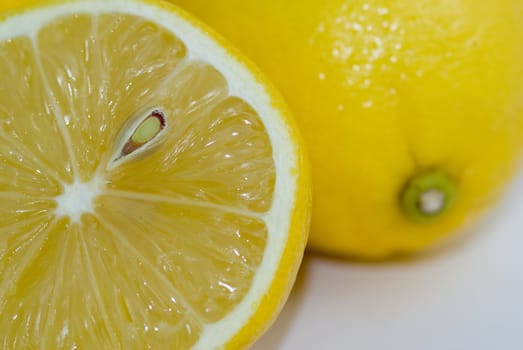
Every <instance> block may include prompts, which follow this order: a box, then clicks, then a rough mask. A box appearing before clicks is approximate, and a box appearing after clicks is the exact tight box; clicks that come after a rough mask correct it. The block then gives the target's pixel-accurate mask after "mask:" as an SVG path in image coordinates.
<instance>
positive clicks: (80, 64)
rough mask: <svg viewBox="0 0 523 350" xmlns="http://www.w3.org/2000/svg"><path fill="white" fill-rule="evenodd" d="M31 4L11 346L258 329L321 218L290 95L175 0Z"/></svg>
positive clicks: (3, 163)
mask: <svg viewBox="0 0 523 350" xmlns="http://www.w3.org/2000/svg"><path fill="white" fill-rule="evenodd" d="M13 4H14V2H9V1H8V2H7V3H5V5H4V6H5V8H8V10H6V11H5V12H3V14H2V15H0V18H1V20H0V315H1V316H0V319H1V324H0V329H1V332H0V344H1V347H2V348H5V349H100V350H101V349H187V348H195V349H214V348H224V347H225V348H232V349H238V348H243V347H246V346H248V345H249V344H251V343H252V342H253V341H254V340H255V339H256V338H257V337H258V336H259V335H260V334H261V333H262V332H263V330H265V329H266V328H267V327H268V325H269V324H270V322H271V321H272V320H273V318H274V317H275V316H276V314H277V313H278V311H279V310H280V308H281V307H282V305H283V302H284V301H285V299H286V297H287V295H288V293H289V290H290V287H291V285H292V282H293V281H294V278H295V274H296V272H297V269H298V266H299V263H300V260H301V257H302V253H303V249H304V246H305V243H306V242H305V241H306V235H307V230H308V217H309V207H310V188H309V178H308V169H307V164H306V161H305V159H304V157H303V149H302V148H303V147H302V141H301V139H300V136H299V135H298V133H297V131H296V128H295V126H294V124H293V122H292V119H291V117H290V116H289V114H288V111H287V108H286V107H285V104H284V103H283V102H282V100H281V99H280V97H279V96H278V94H277V93H275V92H274V90H273V89H272V88H271V86H270V84H268V83H267V82H266V81H265V80H264V79H263V77H261V76H260V74H259V73H258V72H257V71H256V69H255V68H253V67H252V66H251V65H250V64H249V63H246V62H245V61H244V60H243V58H241V57H240V56H238V55H237V54H236V53H235V52H234V51H232V50H231V49H230V48H229V47H228V46H227V44H226V43H224V42H223V41H222V40H221V39H219V38H216V37H215V36H214V34H212V33H210V32H209V31H208V30H207V29H205V28H203V27H202V25H201V24H199V23H196V22H195V21H194V20H193V19H192V18H190V17H188V16H187V15H186V14H185V13H182V12H180V11H179V10H178V9H177V8H175V7H173V6H172V5H168V4H164V3H160V2H155V1H138V0H133V1H129V0H111V1H107V0H93V1H52V2H45V3H43V2H41V1H37V2H35V1H29V2H28V1H25V2H24V1H22V2H19V3H18V4H16V5H13ZM5 8H4V10H5Z"/></svg>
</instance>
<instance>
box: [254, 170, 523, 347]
mask: <svg viewBox="0 0 523 350" xmlns="http://www.w3.org/2000/svg"><path fill="white" fill-rule="evenodd" d="M469 231H470V232H466V233H464V234H463V235H461V236H459V237H458V238H457V239H455V240H454V241H453V242H451V244H447V245H445V246H443V247H440V248H439V249H437V250H434V251H432V252H430V253H429V254H426V255H424V256H423V257H421V258H418V259H415V260H401V261H391V262H387V263H384V264H365V263H358V262H346V261H341V260H332V259H327V258H323V257H320V256H316V255H311V254H308V255H307V256H306V258H305V260H304V264H303V266H302V269H301V271H300V274H299V277H298V280H297V284H296V286H295V288H294V290H293V293H292V294H291V297H290V299H289V301H288V303H287V305H286V306H285V308H284V310H283V312H282V314H281V315H280V317H279V318H278V320H277V321H276V322H275V324H274V325H273V326H272V328H271V329H270V330H269V331H268V332H267V334H266V335H265V336H264V337H263V338H262V339H260V341H259V342H258V343H257V344H256V345H255V346H254V347H253V350H294V349H300V350H308V349H311V350H312V349H320V350H337V349H340V350H341V349H355V350H382V349H387V350H396V349H398V350H468V349H474V350H492V349H500V350H521V349H523V173H522V174H521V175H520V176H519V177H518V178H517V179H516V181H515V182H514V183H513V184H512V186H510V188H509V190H508V191H507V193H506V196H505V197H504V198H503V200H502V201H501V202H500V203H499V205H498V206H497V207H495V208H493V209H492V210H491V211H490V213H488V214H487V215H486V216H485V217H484V218H483V219H482V220H481V222H480V223H479V224H478V225H476V226H475V227H474V228H472V229H471V230H469Z"/></svg>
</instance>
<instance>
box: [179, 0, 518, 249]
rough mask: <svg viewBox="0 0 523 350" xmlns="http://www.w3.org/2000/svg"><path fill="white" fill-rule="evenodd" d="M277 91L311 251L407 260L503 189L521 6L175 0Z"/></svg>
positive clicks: (514, 117)
mask: <svg viewBox="0 0 523 350" xmlns="http://www.w3.org/2000/svg"><path fill="white" fill-rule="evenodd" d="M175 2H176V3H178V4H180V5H182V7H185V8H186V9H188V10H189V11H192V12H194V13H196V14H197V15H198V16H200V17H201V18H202V19H203V20H205V21H206V22H208V23H209V24H210V25H211V26H213V27H215V28H216V29H218V31H219V32H221V33H222V34H223V35H224V36H225V37H226V38H228V39H230V40H231V41H232V42H233V43H234V44H236V45H237V46H238V47H239V48H240V49H242V50H243V51H244V52H245V53H247V55H249V56H250V57H251V59H253V60H254V61H255V63H257V64H258V65H259V66H260V67H261V68H262V69H263V70H264V71H265V72H266V73H268V75H269V76H270V77H271V78H272V80H273V81H274V82H275V84H276V85H277V86H278V87H279V88H280V90H281V91H282V92H283V94H284V96H285V97H286V99H287V100H288V102H289V103H290V105H291V107H292V108H293V110H294V113H295V115H296V117H297V119H298V122H299V124H300V126H301V129H302V131H303V133H304V136H305V139H306V141H307V143H308V147H309V151H310V156H311V160H312V165H313V181H314V208H313V219H312V232H311V237H310V243H309V246H310V247H311V248H312V249H315V250H319V251H323V252H328V253H333V254H339V255H351V256H360V257H366V258H382V257H386V256H389V255H391V254H397V253H405V252H407V253H408V252H414V251H418V250H420V249H422V248H426V247H429V246H431V245H433V244H435V243H436V242H439V241H441V240H442V238H444V237H448V236H450V235H452V234H453V233H455V232H456V231H458V229H460V228H463V226H464V225H465V224H466V223H469V222H471V221H472V220H471V219H473V218H475V217H476V216H477V215H478V214H479V213H481V212H482V210H484V209H485V208H486V207H487V206H489V205H491V204H492V203H493V202H494V200H495V199H496V197H497V196H498V195H499V193H500V190H501V189H502V187H503V185H504V184H506V183H507V180H508V179H509V177H510V175H511V174H512V173H513V172H514V170H515V166H516V164H517V161H518V159H519V154H520V151H521V149H522V146H523V1H519V0H482V1H477V0H417V1H412V0H325V1H316V0H286V1H279V0H251V1H245V0H221V1H211V0H176V1H175Z"/></svg>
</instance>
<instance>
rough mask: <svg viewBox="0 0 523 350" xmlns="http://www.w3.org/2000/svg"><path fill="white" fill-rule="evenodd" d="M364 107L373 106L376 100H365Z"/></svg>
mask: <svg viewBox="0 0 523 350" xmlns="http://www.w3.org/2000/svg"><path fill="white" fill-rule="evenodd" d="M362 105H363V108H367V109H368V108H371V107H372V106H373V105H374V102H372V101H371V100H367V101H365V102H363V104H362Z"/></svg>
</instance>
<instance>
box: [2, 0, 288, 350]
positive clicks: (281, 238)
mask: <svg viewBox="0 0 523 350" xmlns="http://www.w3.org/2000/svg"><path fill="white" fill-rule="evenodd" d="M108 12H118V13H123V14H130V15H136V16H140V17H142V18H145V19H148V20H151V21H155V22H156V23H159V24H161V25H162V26H163V27H164V28H166V29H168V30H170V31H172V33H174V34H175V35H176V36H177V37H178V38H180V39H181V40H182V41H183V42H184V43H185V45H186V47H187V52H188V57H187V59H188V60H192V59H198V60H201V61H206V62H209V63H210V64H211V65H213V66H214V67H215V68H216V69H217V70H218V71H220V72H221V73H222V74H223V75H224V77H225V78H226V80H227V81H228V84H229V91H230V94H231V95H232V96H238V97H240V98H242V99H243V100H245V101H246V102H247V103H248V104H250V105H251V106H252V107H253V108H254V109H255V110H256V111H257V112H258V114H259V115H260V117H261V118H262V120H263V122H264V125H265V128H266V131H267V133H268V135H269V137H270V140H271V143H272V149H273V157H274V163H275V168H276V183H275V190H274V197H273V206H272V207H271V209H270V211H268V212H267V213H265V214H264V215H262V219H263V220H264V221H265V223H266V225H267V228H268V240H267V246H266V250H265V255H264V257H263V260H262V263H261V264H260V266H259V268H258V271H257V273H256V276H255V277H254V280H253V284H252V287H251V289H250V291H249V292H248V293H247V294H246V296H245V298H244V299H243V300H242V302H241V303H240V304H239V305H238V306H237V307H236V308H235V309H234V311H233V312H231V313H230V314H228V315H227V316H226V317H225V318H223V319H222V320H220V321H219V322H217V323H214V324H208V325H206V326H205V328H204V329H203V331H202V333H201V335H202V336H201V338H200V339H199V341H198V342H197V343H196V344H195V346H194V348H195V349H205V350H207V349H213V348H217V347H220V345H221V344H224V343H225V342H226V341H227V340H229V339H230V338H231V337H232V336H234V335H235V334H236V333H237V332H238V331H239V330H240V328H241V327H242V326H243V325H244V324H245V323H246V322H247V320H248V319H249V318H250V317H251V316H252V314H253V313H254V312H255V311H256V309H257V305H258V303H259V301H260V299H261V296H262V295H264V294H265V293H266V292H267V290H268V288H269V286H270V285H271V283H272V280H273V277H274V275H275V272H276V269H277V267H278V266H279V261H280V259H281V256H282V252H283V249H284V247H285V245H286V242H287V238H288V237H287V233H288V231H289V225H290V222H289V218H290V217H291V213H292V210H293V207H294V205H295V203H294V198H295V192H296V176H297V175H296V174H295V173H294V169H295V168H296V163H297V161H298V160H297V156H296V154H295V149H294V146H293V144H292V142H291V137H289V134H288V129H287V126H286V125H285V124H284V123H283V122H282V121H281V120H280V116H279V115H280V112H279V111H278V110H277V109H275V108H274V107H273V101H272V99H271V97H270V96H269V93H268V92H267V91H266V90H265V88H264V87H263V86H262V85H261V84H259V83H258V82H257V81H256V79H255V78H254V77H253V76H252V75H251V73H250V72H249V70H248V69H247V68H246V67H245V66H243V65H242V64H241V63H240V62H238V61H237V60H236V59H235V58H234V56H232V55H231V54H230V53H229V52H227V51H226V50H225V49H223V48H222V47H221V46H219V45H218V44H216V43H215V42H214V41H213V40H211V39H210V38H209V37H208V36H207V34H205V33H204V32H201V31H200V30H199V29H196V28H194V27H193V26H192V24H190V23H189V22H187V21H186V20H185V19H183V18H181V17H180V16H178V15H176V14H175V13H174V12H168V11H165V10H164V9H160V8H158V7H156V6H154V5H150V4H144V3H139V2H136V1H129V0H111V1H107V0H93V1H89V2H82V1H76V2H69V3H66V4H61V5H52V6H49V7H45V8H42V9H38V10H33V11H31V12H28V13H26V14H20V15H17V16H15V17H11V18H9V19H8V20H6V21H5V22H3V23H0V41H3V40H8V39H9V38H12V37H16V36H21V35H26V36H33V33H36V32H37V31H38V29H39V28H41V27H42V26H44V25H45V24H47V23H49V22H51V21H53V20H54V19H56V18H57V17H59V16H62V15H68V14H71V13H89V14H93V15H96V14H100V13H108ZM63 117H64V116H62V118H63ZM101 182H103V179H99V178H94V179H91V180H90V181H88V182H80V180H77V181H75V182H74V183H73V184H69V185H67V184H63V187H64V192H63V193H62V195H61V196H59V197H57V198H55V200H56V202H57V204H58V206H57V209H56V212H55V213H56V215H58V216H65V215H67V216H69V217H70V218H71V220H72V221H77V222H78V221H79V220H80V218H81V215H82V214H83V213H89V212H91V211H92V210H93V208H92V204H91V203H92V201H93V200H94V198H95V197H96V196H97V195H98V194H100V193H102V192H103V189H101V187H100V183H101ZM256 216H258V215H256Z"/></svg>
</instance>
